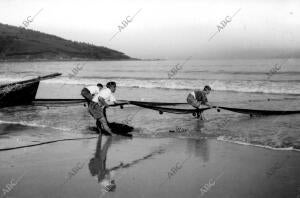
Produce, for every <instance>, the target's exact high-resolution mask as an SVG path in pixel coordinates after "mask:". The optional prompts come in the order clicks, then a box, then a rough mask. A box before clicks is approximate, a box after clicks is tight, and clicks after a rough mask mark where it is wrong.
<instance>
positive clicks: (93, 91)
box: [86, 85, 100, 96]
mask: <svg viewBox="0 0 300 198" xmlns="http://www.w3.org/2000/svg"><path fill="white" fill-rule="evenodd" d="M86 88H87V89H88V90H89V91H90V93H91V94H92V96H94V95H96V94H98V93H99V92H100V89H99V87H98V86H95V85H92V86H88V87H86Z"/></svg>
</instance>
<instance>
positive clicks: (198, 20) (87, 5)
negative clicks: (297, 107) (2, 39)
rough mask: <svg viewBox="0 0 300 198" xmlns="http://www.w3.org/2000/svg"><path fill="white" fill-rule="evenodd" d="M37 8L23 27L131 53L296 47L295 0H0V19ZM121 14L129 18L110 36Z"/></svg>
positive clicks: (18, 17) (288, 50) (287, 51)
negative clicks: (26, 26)
mask: <svg viewBox="0 0 300 198" xmlns="http://www.w3.org/2000/svg"><path fill="white" fill-rule="evenodd" d="M41 9H42V11H41V12H40V13H39V14H38V15H37V16H36V17H35V19H34V21H33V22H32V23H30V25H29V27H28V28H29V29H33V30H38V31H41V32H45V33H49V34H54V35H57V36H60V37H63V38H65V39H70V40H76V41H83V42H88V43H92V44H95V45H99V46H106V47H108V48H112V49H115V50H118V51H122V52H124V53H125V54H127V55H129V56H131V57H137V58H167V59H178V58H182V59H184V58H187V57H189V56H193V58H224V57H225V58H241V57H280V56H283V57H284V56H291V55H292V54H297V56H298V57H299V52H300V50H299V48H300V47H299V46H300V36H299V35H300V0H265V1H262V0H26V1H24V0H0V22H1V23H5V24H9V25H15V26H20V25H22V22H23V20H25V19H26V18H27V17H28V16H34V15H35V14H36V13H37V12H38V11H39V10H41ZM138 11H139V12H138ZM137 12H138V14H137V15H136V16H135V17H134V18H133V19H132V17H133V15H134V14H136V13H137ZM236 12H237V13H236ZM234 13H236V15H235V16H234V17H233V18H232V20H231V21H230V22H229V23H227V25H226V26H225V27H224V28H223V29H220V28H219V29H220V32H218V29H217V26H218V25H220V23H221V22H222V20H225V18H226V16H232V15H233V14H234ZM126 18H128V19H132V21H131V22H130V23H129V24H128V25H127V27H125V28H124V29H121V32H119V33H118V34H117V35H116V36H115V37H114V38H113V39H112V40H110V39H111V37H112V36H113V35H114V34H115V33H117V32H118V31H119V28H118V26H121V25H122V21H123V20H126ZM227 19H229V18H228V17H227ZM220 26H221V25H220ZM216 32H217V34H216V35H215V36H214V37H213V38H212V39H211V40H209V38H210V37H211V35H213V34H214V33H216Z"/></svg>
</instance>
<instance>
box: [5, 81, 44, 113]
mask: <svg viewBox="0 0 300 198" xmlns="http://www.w3.org/2000/svg"><path fill="white" fill-rule="evenodd" d="M39 83H40V82H39V81H37V82H30V83H25V84H13V85H7V86H4V87H3V86H2V87H1V88H0V108H3V107H10V106H18V105H28V104H31V103H32V101H33V100H34V99H35V96H36V93H37V90H38V87H39Z"/></svg>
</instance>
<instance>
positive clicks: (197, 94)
mask: <svg viewBox="0 0 300 198" xmlns="http://www.w3.org/2000/svg"><path fill="white" fill-rule="evenodd" d="M210 91H211V88H210V86H208V85H206V86H205V87H204V89H203V91H201V90H194V91H193V92H191V93H189V95H188V96H187V99H186V100H187V103H188V104H190V105H192V106H193V107H195V108H197V109H198V108H200V106H201V105H206V106H209V107H211V105H210V104H208V103H207V102H208V100H207V97H206V96H207V95H208V94H209V93H210ZM199 117H200V119H201V120H204V116H203V115H202V113H200V114H199V113H197V118H199Z"/></svg>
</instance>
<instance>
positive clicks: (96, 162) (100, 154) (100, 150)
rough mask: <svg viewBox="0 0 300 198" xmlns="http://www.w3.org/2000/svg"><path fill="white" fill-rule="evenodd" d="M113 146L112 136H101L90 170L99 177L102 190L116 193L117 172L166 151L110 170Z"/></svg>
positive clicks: (162, 151) (161, 152) (90, 163)
mask: <svg viewBox="0 0 300 198" xmlns="http://www.w3.org/2000/svg"><path fill="white" fill-rule="evenodd" d="M102 140H103V141H104V144H103V146H102ZM111 144H112V137H111V136H103V135H101V134H100V135H99V136H98V141H97V146H96V152H95V155H94V157H93V158H92V159H91V160H90V162H89V170H90V173H91V175H92V176H93V177H94V176H97V181H98V183H100V185H101V186H102V189H103V190H104V191H106V192H109V191H115V189H116V183H115V179H116V171H117V170H119V169H126V168H130V167H132V166H133V165H136V164H138V163H139V162H141V161H143V160H146V159H149V158H151V157H153V156H154V155H158V154H163V153H164V149H162V148H159V149H157V150H155V151H153V152H151V153H149V154H147V155H145V156H143V157H141V158H139V159H136V160H133V161H132V162H129V163H123V162H121V163H120V164H119V165H117V166H114V167H112V168H109V169H108V168H107V167H106V161H107V152H108V148H109V147H110V146H111Z"/></svg>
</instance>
